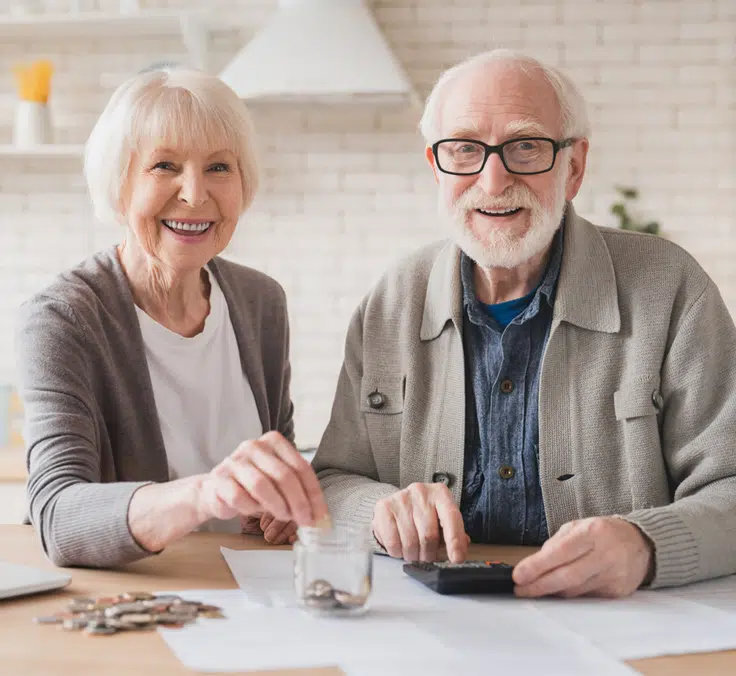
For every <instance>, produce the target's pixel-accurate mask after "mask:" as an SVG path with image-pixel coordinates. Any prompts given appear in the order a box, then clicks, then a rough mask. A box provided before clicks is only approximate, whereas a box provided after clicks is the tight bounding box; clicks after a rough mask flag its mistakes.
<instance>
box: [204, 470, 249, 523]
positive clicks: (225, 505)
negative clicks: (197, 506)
mask: <svg viewBox="0 0 736 676" xmlns="http://www.w3.org/2000/svg"><path fill="white" fill-rule="evenodd" d="M212 481H213V493H214V498H215V499H214V500H213V501H212V502H213V504H212V505H211V506H212V508H213V509H212V515H213V517H214V518H216V519H232V518H233V517H234V516H236V515H238V514H252V513H253V512H256V511H258V503H257V502H256V501H255V500H253V498H252V497H251V496H250V495H249V494H248V493H247V492H246V491H245V490H243V487H242V486H241V485H240V483H239V482H237V481H236V480H235V479H234V478H233V477H231V476H216V477H214V478H213V479H212Z"/></svg>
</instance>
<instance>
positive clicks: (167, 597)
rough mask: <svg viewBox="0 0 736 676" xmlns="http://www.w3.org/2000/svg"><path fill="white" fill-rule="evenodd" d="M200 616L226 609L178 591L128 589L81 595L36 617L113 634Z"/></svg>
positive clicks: (72, 628)
mask: <svg viewBox="0 0 736 676" xmlns="http://www.w3.org/2000/svg"><path fill="white" fill-rule="evenodd" d="M198 617H205V618H211V619H215V618H222V617H224V615H223V614H222V609H221V608H219V607H218V606H212V605H208V604H204V603H200V602H199V601H185V600H184V599H182V598H181V597H180V596H177V595H175V594H161V595H159V596H155V595H154V594H150V593H149V592H124V593H122V594H118V595H116V596H101V597H99V598H96V599H92V598H87V597H77V598H75V599H73V600H72V601H71V602H70V603H69V604H68V606H67V610H66V611H64V612H60V613H56V614H54V615H48V616H41V617H36V618H34V622H36V623H37V624H58V625H61V627H62V628H63V629H64V630H65V631H79V630H84V632H85V633H86V634H87V635H89V636H110V635H112V634H116V633H117V632H119V631H147V630H152V629H154V628H155V627H156V626H164V627H168V628H172V629H177V628H181V627H183V626H185V625H187V624H190V623H192V622H195V621H196V620H197V618H198Z"/></svg>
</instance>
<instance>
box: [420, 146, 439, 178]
mask: <svg viewBox="0 0 736 676" xmlns="http://www.w3.org/2000/svg"><path fill="white" fill-rule="evenodd" d="M424 156H425V157H426V158H427V162H429V166H430V167H432V173H433V174H434V182H435V183H439V182H440V174H439V170H438V169H437V163H436V162H435V160H434V153H433V152H432V148H431V146H427V147H426V149H425V150H424Z"/></svg>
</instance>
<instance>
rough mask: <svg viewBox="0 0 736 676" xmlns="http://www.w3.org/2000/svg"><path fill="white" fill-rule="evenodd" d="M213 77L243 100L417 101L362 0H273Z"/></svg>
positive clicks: (319, 101)
mask: <svg viewBox="0 0 736 676" xmlns="http://www.w3.org/2000/svg"><path fill="white" fill-rule="evenodd" d="M220 78H221V79H222V80H223V81H224V82H225V83H226V84H228V85H229V86H230V87H232V89H234V90H235V92H236V93H237V94H238V96H240V98H242V99H246V100H250V101H253V100H255V101H294V102H316V103H355V102H359V103H360V102H367V103H389V104H390V103H394V104H395V103H399V104H402V103H403V104H407V103H415V102H416V101H417V98H416V95H415V93H414V91H413V89H412V86H411V83H410V82H409V78H408V77H407V76H406V73H405V72H404V70H403V68H402V67H401V64H400V63H399V61H398V60H397V59H396V57H395V56H394V54H393V53H392V51H391V48H390V47H389V45H388V43H387V42H386V39H385V38H384V37H383V35H382V34H381V31H380V30H379V28H378V25H377V24H376V22H375V20H374V18H373V16H372V14H371V12H370V11H369V10H368V9H367V8H366V6H365V5H364V4H363V0H279V5H278V10H277V12H276V14H275V16H274V17H272V18H271V20H270V22H269V23H267V25H266V26H265V27H264V28H263V29H262V30H261V31H260V32H259V33H258V34H257V35H256V36H255V37H254V38H253V39H252V40H251V41H250V42H249V43H248V44H247V45H246V46H245V47H244V48H243V49H242V50H241V51H240V52H238V54H237V55H236V56H235V58H234V59H233V60H232V61H231V62H230V64H229V65H228V66H227V67H226V68H225V70H223V71H222V73H220Z"/></svg>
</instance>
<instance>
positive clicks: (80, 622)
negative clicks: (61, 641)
mask: <svg viewBox="0 0 736 676" xmlns="http://www.w3.org/2000/svg"><path fill="white" fill-rule="evenodd" d="M61 626H62V627H63V628H64V629H65V630H66V631H79V630H80V629H84V628H85V627H86V626H87V620H86V619H84V618H83V617H71V618H67V619H66V620H64V622H62V624H61Z"/></svg>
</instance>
